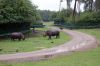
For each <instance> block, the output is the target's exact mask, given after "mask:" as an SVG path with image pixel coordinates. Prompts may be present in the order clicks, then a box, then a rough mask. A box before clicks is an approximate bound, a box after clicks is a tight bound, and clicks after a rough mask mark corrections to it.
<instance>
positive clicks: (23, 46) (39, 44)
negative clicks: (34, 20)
mask: <svg viewBox="0 0 100 66" xmlns="http://www.w3.org/2000/svg"><path fill="white" fill-rule="evenodd" d="M36 30H47V28H37V29H36ZM69 40H70V37H69V36H68V35H67V34H65V33H63V32H61V36H60V38H59V39H55V37H54V38H53V39H52V40H48V37H43V36H42V35H41V36H37V37H31V38H26V40H25V41H18V40H16V41H11V40H10V39H5V40H0V49H2V50H1V51H0V54H7V53H16V52H29V51H34V50H40V49H45V48H49V47H53V46H56V45H60V44H63V43H64V42H66V41H69Z"/></svg>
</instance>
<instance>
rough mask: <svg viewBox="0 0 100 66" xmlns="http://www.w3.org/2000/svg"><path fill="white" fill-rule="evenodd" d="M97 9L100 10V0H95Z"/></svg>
mask: <svg viewBox="0 0 100 66" xmlns="http://www.w3.org/2000/svg"><path fill="white" fill-rule="evenodd" d="M95 9H96V10H100V0H96V1H95Z"/></svg>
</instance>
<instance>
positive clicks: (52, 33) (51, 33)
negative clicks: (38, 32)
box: [43, 30, 60, 39]
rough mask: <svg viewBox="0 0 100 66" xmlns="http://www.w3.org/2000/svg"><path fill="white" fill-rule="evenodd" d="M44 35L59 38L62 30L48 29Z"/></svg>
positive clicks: (49, 37)
mask: <svg viewBox="0 0 100 66" xmlns="http://www.w3.org/2000/svg"><path fill="white" fill-rule="evenodd" d="M43 36H44V37H45V36H48V39H51V37H52V36H56V38H59V36H60V31H58V30H47V31H45V33H44V35H43Z"/></svg>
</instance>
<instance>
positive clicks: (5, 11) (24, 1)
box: [0, 0, 37, 23]
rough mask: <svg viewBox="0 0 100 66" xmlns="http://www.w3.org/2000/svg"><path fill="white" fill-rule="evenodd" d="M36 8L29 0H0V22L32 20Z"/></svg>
mask: <svg viewBox="0 0 100 66" xmlns="http://www.w3.org/2000/svg"><path fill="white" fill-rule="evenodd" d="M36 8H37V7H36V6H35V5H32V4H31V2H30V1H29V0H0V23H8V22H33V21H34V18H33V17H35V16H36Z"/></svg>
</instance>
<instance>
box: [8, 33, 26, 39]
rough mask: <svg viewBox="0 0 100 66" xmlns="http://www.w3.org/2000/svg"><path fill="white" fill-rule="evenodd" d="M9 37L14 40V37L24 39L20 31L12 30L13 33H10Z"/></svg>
mask: <svg viewBox="0 0 100 66" xmlns="http://www.w3.org/2000/svg"><path fill="white" fill-rule="evenodd" d="M10 38H11V40H15V39H18V40H19V41H20V40H21V39H23V40H25V36H24V34H23V33H21V32H13V33H11V35H10Z"/></svg>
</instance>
